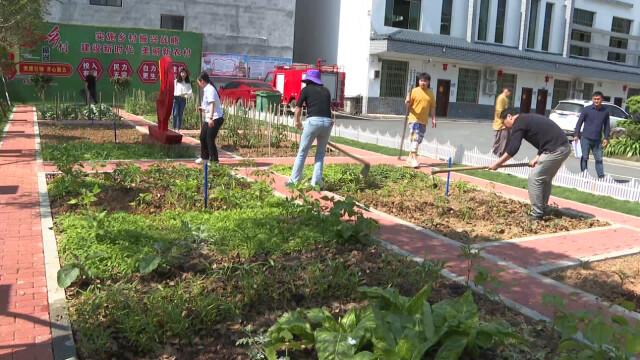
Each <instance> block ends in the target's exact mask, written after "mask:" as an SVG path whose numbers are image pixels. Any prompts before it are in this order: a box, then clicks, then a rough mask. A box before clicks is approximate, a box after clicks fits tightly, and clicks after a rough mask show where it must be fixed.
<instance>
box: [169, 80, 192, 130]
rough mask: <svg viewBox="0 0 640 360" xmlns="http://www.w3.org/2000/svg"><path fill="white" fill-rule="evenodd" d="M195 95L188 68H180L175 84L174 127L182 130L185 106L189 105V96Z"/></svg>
mask: <svg viewBox="0 0 640 360" xmlns="http://www.w3.org/2000/svg"><path fill="white" fill-rule="evenodd" d="M192 95H193V91H192V90H191V80H189V73H187V69H185V68H180V71H179V72H178V76H177V77H176V79H175V82H174V84H173V129H174V130H176V131H180V129H181V128H182V119H183V115H184V108H185V106H186V105H187V98H189V97H191V96H192Z"/></svg>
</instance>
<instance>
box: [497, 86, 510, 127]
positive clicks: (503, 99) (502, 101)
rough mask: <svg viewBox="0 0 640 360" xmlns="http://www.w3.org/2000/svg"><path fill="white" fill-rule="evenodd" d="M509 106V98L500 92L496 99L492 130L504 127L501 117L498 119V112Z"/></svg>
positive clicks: (500, 112)
mask: <svg viewBox="0 0 640 360" xmlns="http://www.w3.org/2000/svg"><path fill="white" fill-rule="evenodd" d="M508 107H509V98H507V96H506V95H505V94H500V95H499V96H498V98H497V99H496V112H495V115H494V116H493V130H501V129H504V124H503V121H502V119H500V114H502V112H503V111H504V110H506V109H507V108H508Z"/></svg>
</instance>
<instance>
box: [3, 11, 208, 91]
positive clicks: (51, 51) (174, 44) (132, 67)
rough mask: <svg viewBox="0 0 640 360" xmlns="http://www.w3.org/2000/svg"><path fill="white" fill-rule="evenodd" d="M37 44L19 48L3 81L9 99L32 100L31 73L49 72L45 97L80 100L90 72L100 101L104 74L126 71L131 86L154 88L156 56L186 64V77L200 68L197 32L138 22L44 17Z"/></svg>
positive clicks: (105, 80) (107, 85)
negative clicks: (56, 20) (12, 68)
mask: <svg viewBox="0 0 640 360" xmlns="http://www.w3.org/2000/svg"><path fill="white" fill-rule="evenodd" d="M42 33H43V34H45V36H44V37H43V40H42V42H41V43H40V44H38V45H37V46H35V47H33V48H29V49H26V48H22V49H20V51H19V55H18V59H17V62H18V66H17V73H15V74H14V75H13V76H11V79H10V81H9V83H8V87H9V94H10V95H11V97H12V98H13V99H14V101H30V100H35V99H36V98H37V97H36V94H35V91H34V89H33V86H32V85H31V83H30V78H31V76H33V75H36V74H44V75H48V76H51V77H52V78H53V82H52V84H51V86H50V87H49V89H48V91H47V99H48V100H53V99H54V98H55V97H59V98H64V99H65V100H67V101H70V102H80V101H82V100H83V99H84V98H83V97H82V96H81V90H82V89H83V88H84V80H85V77H86V76H87V75H88V74H90V73H93V74H94V75H95V76H96V78H97V80H98V82H97V90H98V93H99V94H100V95H101V97H102V101H103V102H105V103H110V102H111V101H112V94H113V88H112V86H111V84H110V82H109V79H111V78H114V77H129V78H130V79H131V87H132V88H137V89H144V90H147V91H148V92H149V93H153V92H155V91H158V89H159V84H160V82H159V79H160V77H159V74H158V60H159V59H160V57H162V56H164V55H170V56H171V57H172V59H173V61H174V67H175V69H176V70H177V69H178V68H180V67H186V68H187V69H188V70H189V72H190V73H191V74H192V80H193V79H194V78H195V76H196V75H197V74H198V73H199V72H200V64H201V54H202V34H198V33H192V32H183V31H172V30H160V29H140V28H117V27H108V26H85V25H70V24H59V23H45V25H44V28H43V29H42Z"/></svg>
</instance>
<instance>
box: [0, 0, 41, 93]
mask: <svg viewBox="0 0 640 360" xmlns="http://www.w3.org/2000/svg"><path fill="white" fill-rule="evenodd" d="M48 4H49V0H11V1H3V2H2V5H1V6H0V77H1V80H2V83H3V85H4V87H5V94H7V92H6V84H5V76H4V73H5V72H7V71H8V70H10V69H12V68H14V67H15V65H16V64H15V62H16V61H18V60H19V59H11V58H10V57H9V56H8V54H9V53H10V52H11V50H13V49H16V48H18V47H21V46H22V47H33V46H35V45H36V44H37V43H38V42H39V41H41V40H42V37H43V34H40V33H38V29H39V28H40V24H42V22H44V15H45V14H46V11H47V6H48ZM7 102H9V97H8V94H7Z"/></svg>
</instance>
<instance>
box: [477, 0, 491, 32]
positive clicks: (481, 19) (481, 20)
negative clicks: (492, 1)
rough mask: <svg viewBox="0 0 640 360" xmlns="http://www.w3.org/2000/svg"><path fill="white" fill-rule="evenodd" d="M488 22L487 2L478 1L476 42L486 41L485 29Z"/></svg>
mask: <svg viewBox="0 0 640 360" xmlns="http://www.w3.org/2000/svg"><path fill="white" fill-rule="evenodd" d="M488 20H489V0H481V1H480V15H479V16H478V40H481V41H487V27H488V25H489V24H488V23H487V21H488Z"/></svg>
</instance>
